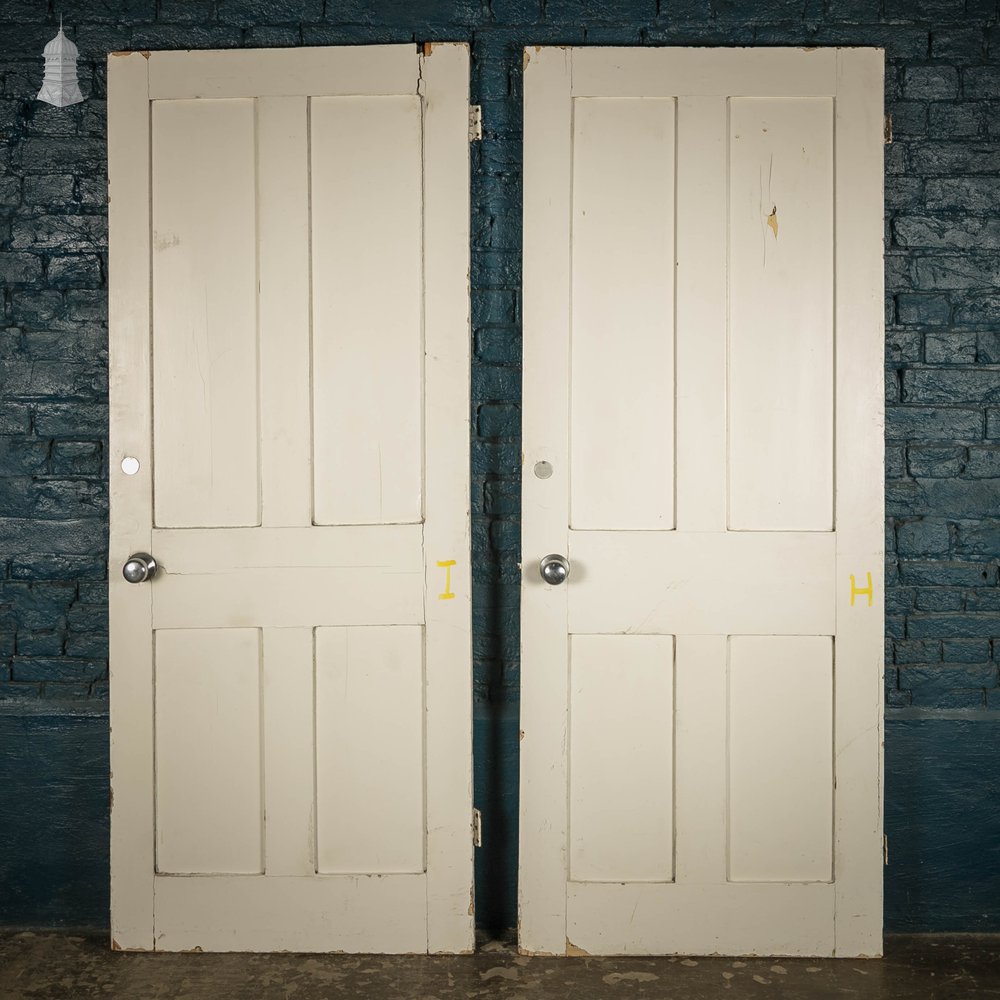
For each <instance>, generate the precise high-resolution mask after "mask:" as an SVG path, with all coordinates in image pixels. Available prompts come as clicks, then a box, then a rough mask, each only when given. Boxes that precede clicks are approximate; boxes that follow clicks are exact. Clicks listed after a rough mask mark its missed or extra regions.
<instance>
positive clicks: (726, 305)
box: [519, 48, 883, 955]
mask: <svg viewBox="0 0 1000 1000" xmlns="http://www.w3.org/2000/svg"><path fill="white" fill-rule="evenodd" d="M525 61H526V64H527V65H526V70H525V137H524V149H525V154H524V155H525V168H524V169H525V207H524V218H525V224H524V230H525V248H524V326H525V329H524V345H525V346H524V373H525V374H524V414H523V428H524V465H523V536H522V555H523V578H522V579H523V582H522V590H521V595H522V603H521V622H522V630H521V631H522V655H521V672H522V702H521V706H522V707H521V728H522V742H521V789H520V795H521V821H520V873H519V892H520V920H519V931H520V943H521V947H522V949H523V950H525V951H527V952H531V953H548V954H580V953H592V954H623V953H635V954H658V953H667V954H670V953H688V954H713V953H721V954H744V953H747V954H750V953H758V954H761V953H762V954H776V955H778V954H781V955H834V954H836V955H874V954H878V953H880V951H881V916H882V900H881V885H882V831H881V735H880V734H881V719H882V642H883V639H882V637H883V620H882V610H881V604H882V576H883V571H882V560H883V535H882V520H883V494H882V490H883V486H882V483H883V456H882V440H883V435H882V344H883V325H882V324H883V318H882V317H883V313H882V259H881V254H882V54H881V52H879V51H876V50H866V49H855V50H850V49H839V50H837V49H826V50H815V51H806V50H775V49H756V50H751V49H732V50H720V49H708V50H706V49H700V50H693V49H686V50H685V49H658V50H656V49H646V50H637V49H632V50H625V49H601V48H593V49H541V50H536V49H529V50H526V52H525ZM550 554H558V555H561V556H564V557H566V558H568V562H569V575H568V579H566V581H565V582H559V578H558V576H553V577H551V578H550V581H552V582H547V581H546V580H544V579H543V578H542V576H541V574H540V571H539V562H540V560H541V559H543V558H544V557H545V556H546V555H550Z"/></svg>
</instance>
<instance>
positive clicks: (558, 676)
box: [518, 48, 573, 955]
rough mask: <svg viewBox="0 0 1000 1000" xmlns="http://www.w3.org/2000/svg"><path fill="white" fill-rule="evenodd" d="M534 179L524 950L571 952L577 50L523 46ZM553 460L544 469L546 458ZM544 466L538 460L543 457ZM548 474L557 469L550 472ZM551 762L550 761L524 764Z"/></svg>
mask: <svg viewBox="0 0 1000 1000" xmlns="http://www.w3.org/2000/svg"><path fill="white" fill-rule="evenodd" d="M524 57H525V61H526V67H525V74H524V88H525V102H524V168H525V175H526V176H527V175H529V174H535V175H538V174H540V173H541V172H542V171H543V170H544V172H545V176H546V177H547V178H548V179H549V180H550V183H548V184H545V185H537V184H533V185H531V187H530V188H527V189H526V190H525V201H524V237H525V238H524V248H525V256H524V273H525V274H530V273H532V271H533V270H537V271H538V273H545V274H546V278H547V280H546V281H545V282H533V283H531V284H529V285H527V286H526V289H525V296H524V326H525V329H531V330H538V331H540V332H541V333H543V334H544V335H543V336H538V337H534V338H532V339H531V340H528V339H525V344H524V365H523V368H524V389H523V394H524V396H523V400H524V401H523V411H524V420H523V426H524V443H523V452H522V456H523V455H529V456H531V465H530V466H529V467H523V466H522V469H521V491H522V496H523V507H524V509H532V510H534V511H535V512H536V514H535V516H534V517H532V518H530V519H526V520H525V522H524V525H523V529H522V538H521V553H522V560H523V562H522V568H521V677H522V681H521V690H522V697H521V740H522V743H521V746H522V753H521V771H520V774H521V779H520V798H521V819H520V875H519V879H518V947H519V949H520V950H521V951H522V952H524V953H536V954H554V955H562V954H565V953H566V951H567V949H568V948H569V947H570V943H569V941H568V940H567V937H566V879H567V877H568V854H567V837H568V804H567V766H566V740H567V712H568V707H569V684H568V675H569V643H568V641H567V634H566V633H567V623H568V602H567V587H566V585H562V586H556V587H551V586H549V585H548V584H545V583H543V581H542V579H541V577H540V576H539V574H538V560H539V559H540V558H541V557H542V556H544V555H546V554H548V553H552V552H558V553H561V554H563V555H567V556H569V555H570V553H569V551H568V543H569V531H568V528H567V526H568V524H569V473H570V470H569V385H568V380H567V379H566V378H565V377H564V375H563V373H564V372H566V371H568V370H569V363H570V345H569V337H570V328H569V323H570V316H569V310H570V306H569V303H570V259H571V258H570V231H571V221H570V220H571V212H572V169H571V163H572V141H573V140H572V128H573V114H572V96H571V92H570V85H571V67H572V58H573V57H572V54H571V53H570V52H569V51H568V50H566V49H556V48H545V49H540V50H539V49H531V48H529V49H525V53H524ZM543 462H545V463H548V468H546V467H545V466H541V467H540V468H539V467H538V464H540V463H543ZM536 463H538V464H536ZM546 473H548V476H547V478H546ZM525 753H527V754H529V755H530V757H531V759H532V761H534V762H538V761H543V760H544V761H551V763H552V767H551V768H542V767H539V766H537V764H536V765H535V766H533V767H531V768H530V769H529V768H527V767H526V766H525Z"/></svg>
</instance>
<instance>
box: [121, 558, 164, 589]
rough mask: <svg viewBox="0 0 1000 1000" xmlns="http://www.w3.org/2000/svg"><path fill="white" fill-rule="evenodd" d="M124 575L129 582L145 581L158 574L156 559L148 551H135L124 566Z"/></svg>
mask: <svg viewBox="0 0 1000 1000" xmlns="http://www.w3.org/2000/svg"><path fill="white" fill-rule="evenodd" d="M122 576H123V577H125V579H126V580H128V582H129V583H145V581H146V580H152V579H153V577H154V576H156V560H155V559H154V558H153V557H152V556H151V555H150V554H149V553H148V552H133V553H132V555H130V556H129V557H128V560H127V562H126V563H125V565H124V566H122Z"/></svg>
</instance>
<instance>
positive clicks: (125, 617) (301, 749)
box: [109, 45, 473, 952]
mask: <svg viewBox="0 0 1000 1000" xmlns="http://www.w3.org/2000/svg"><path fill="white" fill-rule="evenodd" d="M109 86H110V95H109V101H110V138H109V150H110V152H109V159H110V190H111V206H110V213H111V414H112V415H111V457H110V460H111V470H110V474H111V504H112V508H111V549H110V551H111V555H110V570H109V577H110V604H111V674H112V710H111V711H112V730H113V738H112V767H113V793H114V799H113V810H112V855H111V861H112V935H113V944H114V947H116V948H123V949H154V948H155V949H163V950H180V949H194V950H204V951H213V950H214V951H220V950H221V951H258V950H260V951H264V950H290V951H355V952H427V951H430V952H460V951H467V950H470V949H471V948H472V946H473V917H472V904H471V892H472V835H471V816H472V807H471V677H470V673H471V671H470V663H471V652H470V582H469V538H470V531H469V480H468V447H469V433H468V427H469V424H468V400H469V388H468V387H469V376H468V365H469V352H468V343H469V318H468V301H469V295H468V261H469V222H468V219H469V201H468V197H469V196H468V190H469V188H468V181H469V175H468V164H469V159H468V141H467V139H468V134H467V129H468V50H467V48H466V47H465V46H460V45H434V46H427V47H426V48H424V49H423V50H419V51H418V50H417V48H416V47H415V46H411V45H399V46H372V47H357V48H342V49H338V48H325V49H297V50H262V51H231V52H153V53H132V54H121V55H114V56H112V57H110V60H109ZM135 553H151V554H152V555H153V557H154V559H155V561H156V564H157V568H156V571H155V573H154V574H153V575H152V576H151V577H149V578H148V579H146V580H145V581H143V582H132V583H130V582H127V581H126V579H125V578H124V577H123V566H124V565H125V564H126V563H127V562H129V557H130V555H132V554H135ZM130 570H131V571H132V572H133V575H134V576H135V577H137V578H140V579H141V577H142V576H143V573H144V570H143V566H142V562H141V560H132V561H131V565H130Z"/></svg>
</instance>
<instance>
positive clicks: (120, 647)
mask: <svg viewBox="0 0 1000 1000" xmlns="http://www.w3.org/2000/svg"><path fill="white" fill-rule="evenodd" d="M109 60H110V61H111V62H113V63H115V72H114V73H110V74H109V88H108V106H109V108H108V109H109V115H108V119H109V125H108V148H109V199H108V200H109V207H108V214H109V222H110V226H111V229H112V231H113V232H115V233H116V239H115V240H114V241H113V242H112V244H111V246H110V250H109V268H110V287H109V302H108V311H109V371H110V377H111V380H112V381H111V386H110V390H111V391H110V442H109V448H108V452H109V454H108V461H109V464H110V469H109V477H108V479H109V487H108V489H109V494H110V504H111V512H112V514H111V523H110V539H109V547H108V597H109V601H108V616H109V626H110V633H109V634H110V650H109V653H110V657H109V671H110V678H111V720H112V730H111V774H112V780H113V782H114V790H115V791H117V793H118V798H117V802H116V801H115V797H114V795H112V798H111V814H112V823H111V913H112V919H111V947H112V948H113V949H115V950H146V949H150V948H152V947H153V869H154V857H153V787H152V783H151V782H150V776H151V775H152V773H153V719H152V714H151V713H150V712H144V711H143V710H142V706H148V705H151V704H152V698H153V636H152V632H151V630H150V628H149V622H150V619H151V614H152V603H151V601H152V595H151V593H150V589H149V588H148V587H145V586H140V587H135V586H131V585H130V584H128V583H126V582H125V580H124V578H123V577H122V572H121V568H122V566H123V565H124V563H125V561H126V559H128V557H129V555H130V554H131V553H132V552H134V551H137V550H139V551H141V550H143V549H145V551H147V552H148V551H150V541H151V534H152V532H151V526H152V523H153V517H152V514H153V492H152V482H153V481H152V471H153V469H152V462H151V457H152V456H151V453H150V437H151V428H152V406H151V398H152V396H151V383H150V357H149V344H150V337H151V312H150V310H151V298H150V287H151V233H150V228H151V219H150V201H149V178H150V105H149V60H148V58H146V57H144V56H143V55H142V54H141V53H138V52H133V53H120V54H113V55H111V56H109ZM126 456H128V457H132V458H135V459H138V461H139V470H138V472H136V473H135V474H134V475H123V474H122V468H121V462H122V459H123V458H125V457H126Z"/></svg>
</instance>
